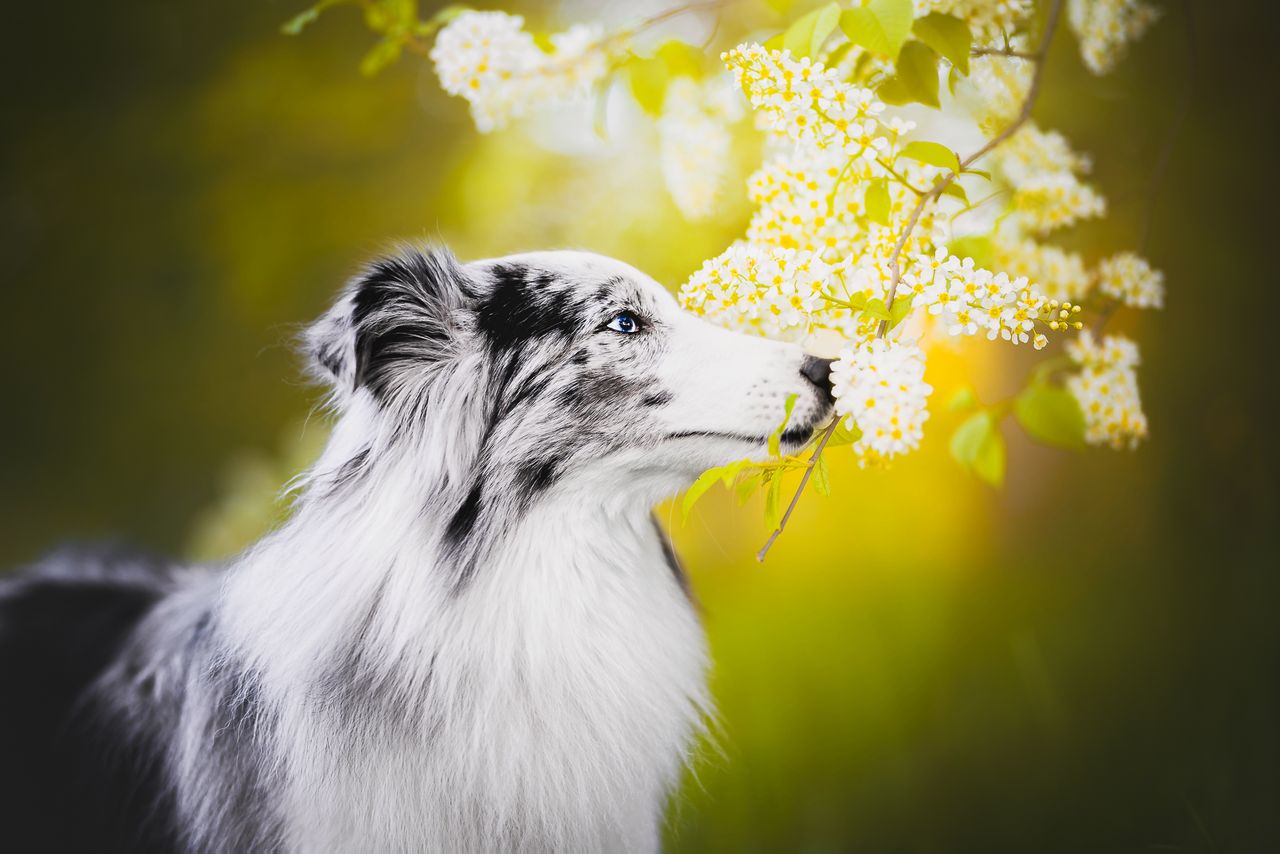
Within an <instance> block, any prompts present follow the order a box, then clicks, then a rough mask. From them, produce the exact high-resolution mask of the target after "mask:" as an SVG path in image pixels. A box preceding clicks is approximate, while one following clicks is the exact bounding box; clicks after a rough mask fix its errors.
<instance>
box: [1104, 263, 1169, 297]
mask: <svg viewBox="0 0 1280 854" xmlns="http://www.w3.org/2000/svg"><path fill="white" fill-rule="evenodd" d="M1098 290H1099V291H1101V292H1102V293H1104V294H1106V295H1107V296H1109V297H1112V298H1114V299H1118V300H1120V301H1121V302H1122V303H1124V304H1125V305H1127V306H1129V307H1131V308H1164V273H1162V272H1160V271H1159V270H1154V269H1152V267H1151V265H1150V264H1148V263H1147V261H1146V259H1144V258H1142V257H1140V256H1138V255H1135V254H1134V253H1132V252H1121V253H1119V254H1117V255H1112V256H1111V257H1110V258H1106V259H1104V260H1102V261H1100V262H1099V263H1098Z"/></svg>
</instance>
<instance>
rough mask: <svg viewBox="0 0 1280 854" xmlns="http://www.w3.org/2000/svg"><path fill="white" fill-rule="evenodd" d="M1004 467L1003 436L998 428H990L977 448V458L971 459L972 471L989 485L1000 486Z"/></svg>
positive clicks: (1002, 482)
mask: <svg viewBox="0 0 1280 854" xmlns="http://www.w3.org/2000/svg"><path fill="white" fill-rule="evenodd" d="M1004 469H1005V449H1004V437H1003V436H1001V435H1000V431H999V430H992V431H991V435H989V436H988V437H987V441H985V442H983V443H982V447H981V448H980V449H979V450H978V458H977V459H976V460H974V461H973V473H974V474H976V475H977V476H978V477H980V478H982V479H983V480H984V481H986V482H987V483H988V484H989V485H991V486H994V487H1000V486H1003V485H1004Z"/></svg>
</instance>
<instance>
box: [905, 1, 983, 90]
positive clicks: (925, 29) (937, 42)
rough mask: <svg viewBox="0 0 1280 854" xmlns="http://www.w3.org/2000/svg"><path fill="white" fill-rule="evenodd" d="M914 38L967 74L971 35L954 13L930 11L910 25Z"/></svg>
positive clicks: (971, 42) (971, 41)
mask: <svg viewBox="0 0 1280 854" xmlns="http://www.w3.org/2000/svg"><path fill="white" fill-rule="evenodd" d="M911 32H913V33H915V36H916V38H918V39H920V41H922V42H924V43H925V44H927V45H928V46H929V47H931V48H933V49H934V50H936V51H937V52H938V53H939V54H941V55H942V56H945V57H946V58H947V59H948V60H950V61H951V64H952V65H953V66H955V67H956V68H957V69H959V71H960V73H961V74H963V75H964V76H966V77H968V76H969V49H970V48H971V47H972V46H973V35H972V34H971V33H970V32H969V27H968V26H967V25H966V24H965V22H964V21H962V20H960V19H959V18H957V17H956V16H954V15H947V14H944V13H942V12H930V13H929V14H928V15H925V16H924V17H923V18H917V19H916V21H915V23H913V24H912V25H911Z"/></svg>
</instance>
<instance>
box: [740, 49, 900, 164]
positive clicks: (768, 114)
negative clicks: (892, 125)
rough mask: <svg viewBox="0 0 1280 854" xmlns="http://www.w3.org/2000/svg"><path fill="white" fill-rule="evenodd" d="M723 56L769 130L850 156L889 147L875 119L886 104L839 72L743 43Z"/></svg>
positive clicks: (799, 141) (806, 60)
mask: <svg viewBox="0 0 1280 854" xmlns="http://www.w3.org/2000/svg"><path fill="white" fill-rule="evenodd" d="M722 58H723V59H724V61H725V64H726V65H727V66H728V67H729V69H730V70H731V71H733V77H734V80H735V81H736V82H737V84H738V86H739V87H740V88H741V89H742V91H743V93H744V94H745V95H746V96H747V100H749V101H750V102H751V106H752V107H754V108H755V110H756V115H757V117H758V118H759V120H760V121H761V122H762V123H763V125H764V127H765V128H766V129H768V130H771V131H773V132H774V133H777V134H780V135H782V136H785V137H787V138H788V139H790V140H792V141H793V142H797V143H803V144H806V145H811V146H814V147H816V148H819V149H823V150H835V151H839V152H842V153H843V154H845V155H847V156H849V157H857V156H859V155H863V154H864V152H866V151H867V150H868V147H870V148H871V150H873V151H875V150H878V149H879V148H881V147H883V146H887V144H888V143H887V141H886V140H884V138H883V137H880V136H877V135H876V134H875V132H876V129H877V128H878V123H877V122H876V121H874V117H875V116H877V115H879V114H880V113H881V112H882V111H883V110H884V104H882V103H880V102H879V101H877V100H876V99H875V95H874V94H873V93H872V92H871V90H870V89H864V88H863V87H861V86H854V85H853V84H850V83H846V82H844V81H843V80H841V79H840V75H839V74H838V73H837V72H836V70H835V69H831V68H826V67H824V66H823V65H822V63H820V62H813V61H811V60H810V59H809V58H808V57H804V58H802V59H799V60H797V59H794V58H793V57H792V56H791V52H790V51H786V50H782V51H777V50H768V49H766V48H764V47H761V46H760V45H758V44H750V45H740V46H738V47H735V48H734V49H733V50H730V51H728V52H727V53H725V54H724V55H723V57H722ZM868 120H870V121H868Z"/></svg>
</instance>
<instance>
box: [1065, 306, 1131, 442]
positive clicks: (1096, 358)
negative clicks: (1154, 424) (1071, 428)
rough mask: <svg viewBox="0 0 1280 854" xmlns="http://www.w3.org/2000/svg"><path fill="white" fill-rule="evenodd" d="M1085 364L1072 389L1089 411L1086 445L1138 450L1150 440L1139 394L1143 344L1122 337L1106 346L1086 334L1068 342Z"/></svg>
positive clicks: (1073, 356) (1069, 383) (1069, 380)
mask: <svg viewBox="0 0 1280 854" xmlns="http://www.w3.org/2000/svg"><path fill="white" fill-rule="evenodd" d="M1067 355H1069V356H1070V357H1071V359H1072V361H1074V362H1075V363H1076V364H1078V365H1079V366H1080V371H1079V372H1078V373H1075V374H1072V375H1071V376H1070V377H1068V378H1067V389H1068V390H1069V391H1070V392H1071V394H1072V395H1073V396H1074V397H1075V399H1076V401H1077V402H1079V404H1080V409H1081V410H1082V411H1083V412H1084V421H1085V441H1086V442H1088V443H1089V444H1091V445H1109V446H1111V447H1112V448H1116V449H1120V448H1126V447H1128V448H1133V447H1136V446H1137V444H1138V443H1139V442H1140V441H1142V440H1143V439H1145V438H1146V437H1147V416H1146V415H1145V414H1143V412H1142V400H1141V398H1140V397H1139V395H1138V376H1137V373H1136V371H1135V368H1136V367H1137V365H1138V345H1137V344H1135V343H1134V342H1133V341H1130V340H1129V339H1128V338H1125V337H1123V336H1120V335H1108V336H1106V337H1104V338H1103V339H1102V341H1101V342H1098V341H1095V340H1094V337H1093V335H1092V334H1091V333H1090V332H1089V331H1088V330H1085V331H1084V332H1081V333H1080V335H1079V336H1078V337H1077V338H1076V339H1075V340H1074V341H1071V342H1068V344H1067Z"/></svg>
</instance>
